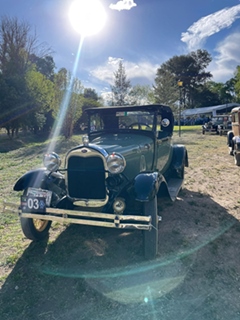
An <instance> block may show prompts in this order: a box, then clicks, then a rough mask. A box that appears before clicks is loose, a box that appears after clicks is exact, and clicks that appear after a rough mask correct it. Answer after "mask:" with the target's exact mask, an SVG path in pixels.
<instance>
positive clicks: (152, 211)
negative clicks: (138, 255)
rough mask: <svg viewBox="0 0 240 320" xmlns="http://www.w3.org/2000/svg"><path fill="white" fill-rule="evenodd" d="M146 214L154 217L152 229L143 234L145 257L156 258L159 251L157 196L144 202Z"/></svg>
mask: <svg viewBox="0 0 240 320" xmlns="http://www.w3.org/2000/svg"><path fill="white" fill-rule="evenodd" d="M144 215H145V216H151V218H152V222H151V223H152V229H151V230H150V231H144V234H143V248H144V257H145V258H146V259H148V260H150V259H154V258H155V257H156V254H157V252H158V210H157V196H155V197H154V198H153V199H152V200H150V201H148V202H145V203H144Z"/></svg>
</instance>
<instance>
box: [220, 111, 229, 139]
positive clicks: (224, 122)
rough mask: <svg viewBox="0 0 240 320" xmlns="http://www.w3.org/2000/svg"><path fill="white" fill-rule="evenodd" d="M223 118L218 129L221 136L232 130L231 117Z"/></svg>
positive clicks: (224, 116) (225, 116)
mask: <svg viewBox="0 0 240 320" xmlns="http://www.w3.org/2000/svg"><path fill="white" fill-rule="evenodd" d="M221 118H222V119H221V123H219V124H218V128H217V131H218V132H217V133H218V134H219V135H220V136H222V135H225V134H227V133H228V131H230V130H232V121H231V115H223V116H222V117H221Z"/></svg>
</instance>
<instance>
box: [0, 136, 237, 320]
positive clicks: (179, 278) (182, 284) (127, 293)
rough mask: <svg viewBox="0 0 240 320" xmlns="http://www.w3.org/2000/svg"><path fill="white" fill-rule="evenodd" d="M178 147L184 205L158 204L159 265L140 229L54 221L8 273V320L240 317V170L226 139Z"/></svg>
mask: <svg viewBox="0 0 240 320" xmlns="http://www.w3.org/2000/svg"><path fill="white" fill-rule="evenodd" d="M174 142H175V143H183V144H185V145H186V147H187V149H188V155H189V167H188V168H186V172H185V184H184V187H183V189H182V191H181V193H180V194H179V197H178V199H177V200H176V201H175V202H174V203H171V202H169V201H166V200H164V201H162V200H159V202H158V208H159V214H160V215H161V216H162V221H161V222H160V223H159V252H158V256H157V259H155V260H153V261H145V260H144V259H143V257H142V233H141V232H140V231H136V232H119V231H116V230H106V229H101V228H92V227H84V226H76V225H70V226H64V227H61V229H59V225H58V224H54V225H53V229H52V230H51V234H50V238H49V239H48V240H47V241H46V242H40V243H31V242H30V241H28V242H27V245H26V249H25V251H24V252H23V254H22V255H21V257H20V259H18V260H17V262H16V263H14V264H13V265H12V267H8V271H6V270H5V269H3V268H2V269H1V274H2V275H3V274H4V273H6V272H7V277H6V280H5V281H4V283H3V286H2V289H1V296H0V310H1V311H0V314H1V317H0V318H1V320H9V319H15V320H31V319H39V320H50V319H58V320H66V319H69V320H75V319H76V320H80V319H86V320H88V319H98V320H113V319H117V320H122V319H124V320H125V319H128V320H131V319H132V320H135V319H145V320H148V319H149V320H150V319H153V320H156V319H161V320H176V319H177V320H200V319H201V320H229V319H231V320H239V319H240V304H239V299H240V254H239V239H240V223H239V220H240V184H239V181H240V168H239V167H237V166H235V165H234V162H233V158H232V157H231V156H230V155H228V150H227V145H226V137H221V136H216V135H207V134H206V135H204V136H203V135H201V134H200V133H199V134H196V133H195V134H186V133H184V134H182V136H181V137H177V136H176V137H174ZM19 232H21V231H20V228H19ZM13 240H14V239H13ZM25 241H26V240H25Z"/></svg>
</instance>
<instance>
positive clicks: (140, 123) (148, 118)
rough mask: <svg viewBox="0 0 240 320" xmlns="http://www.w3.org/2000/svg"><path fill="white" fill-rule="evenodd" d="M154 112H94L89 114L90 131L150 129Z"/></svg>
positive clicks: (151, 128)
mask: <svg viewBox="0 0 240 320" xmlns="http://www.w3.org/2000/svg"><path fill="white" fill-rule="evenodd" d="M153 125H154V113H153V112H143V111H127V112H126V111H116V112H111V113H110V112H109V113H101V112H96V113H95V114H93V115H91V116H90V132H94V131H101V130H105V131H107V130H119V129H122V130H124V129H134V130H148V131H152V130H153Z"/></svg>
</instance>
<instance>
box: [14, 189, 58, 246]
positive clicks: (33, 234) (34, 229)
mask: <svg viewBox="0 0 240 320" xmlns="http://www.w3.org/2000/svg"><path fill="white" fill-rule="evenodd" d="M25 194H26V190H25V191H24V195H25ZM20 223H21V228H22V232H23V234H24V235H25V237H26V238H28V239H29V240H33V241H40V240H43V239H45V238H47V237H48V234H49V229H50V227H51V224H52V221H48V220H40V219H32V218H22V217H20Z"/></svg>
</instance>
